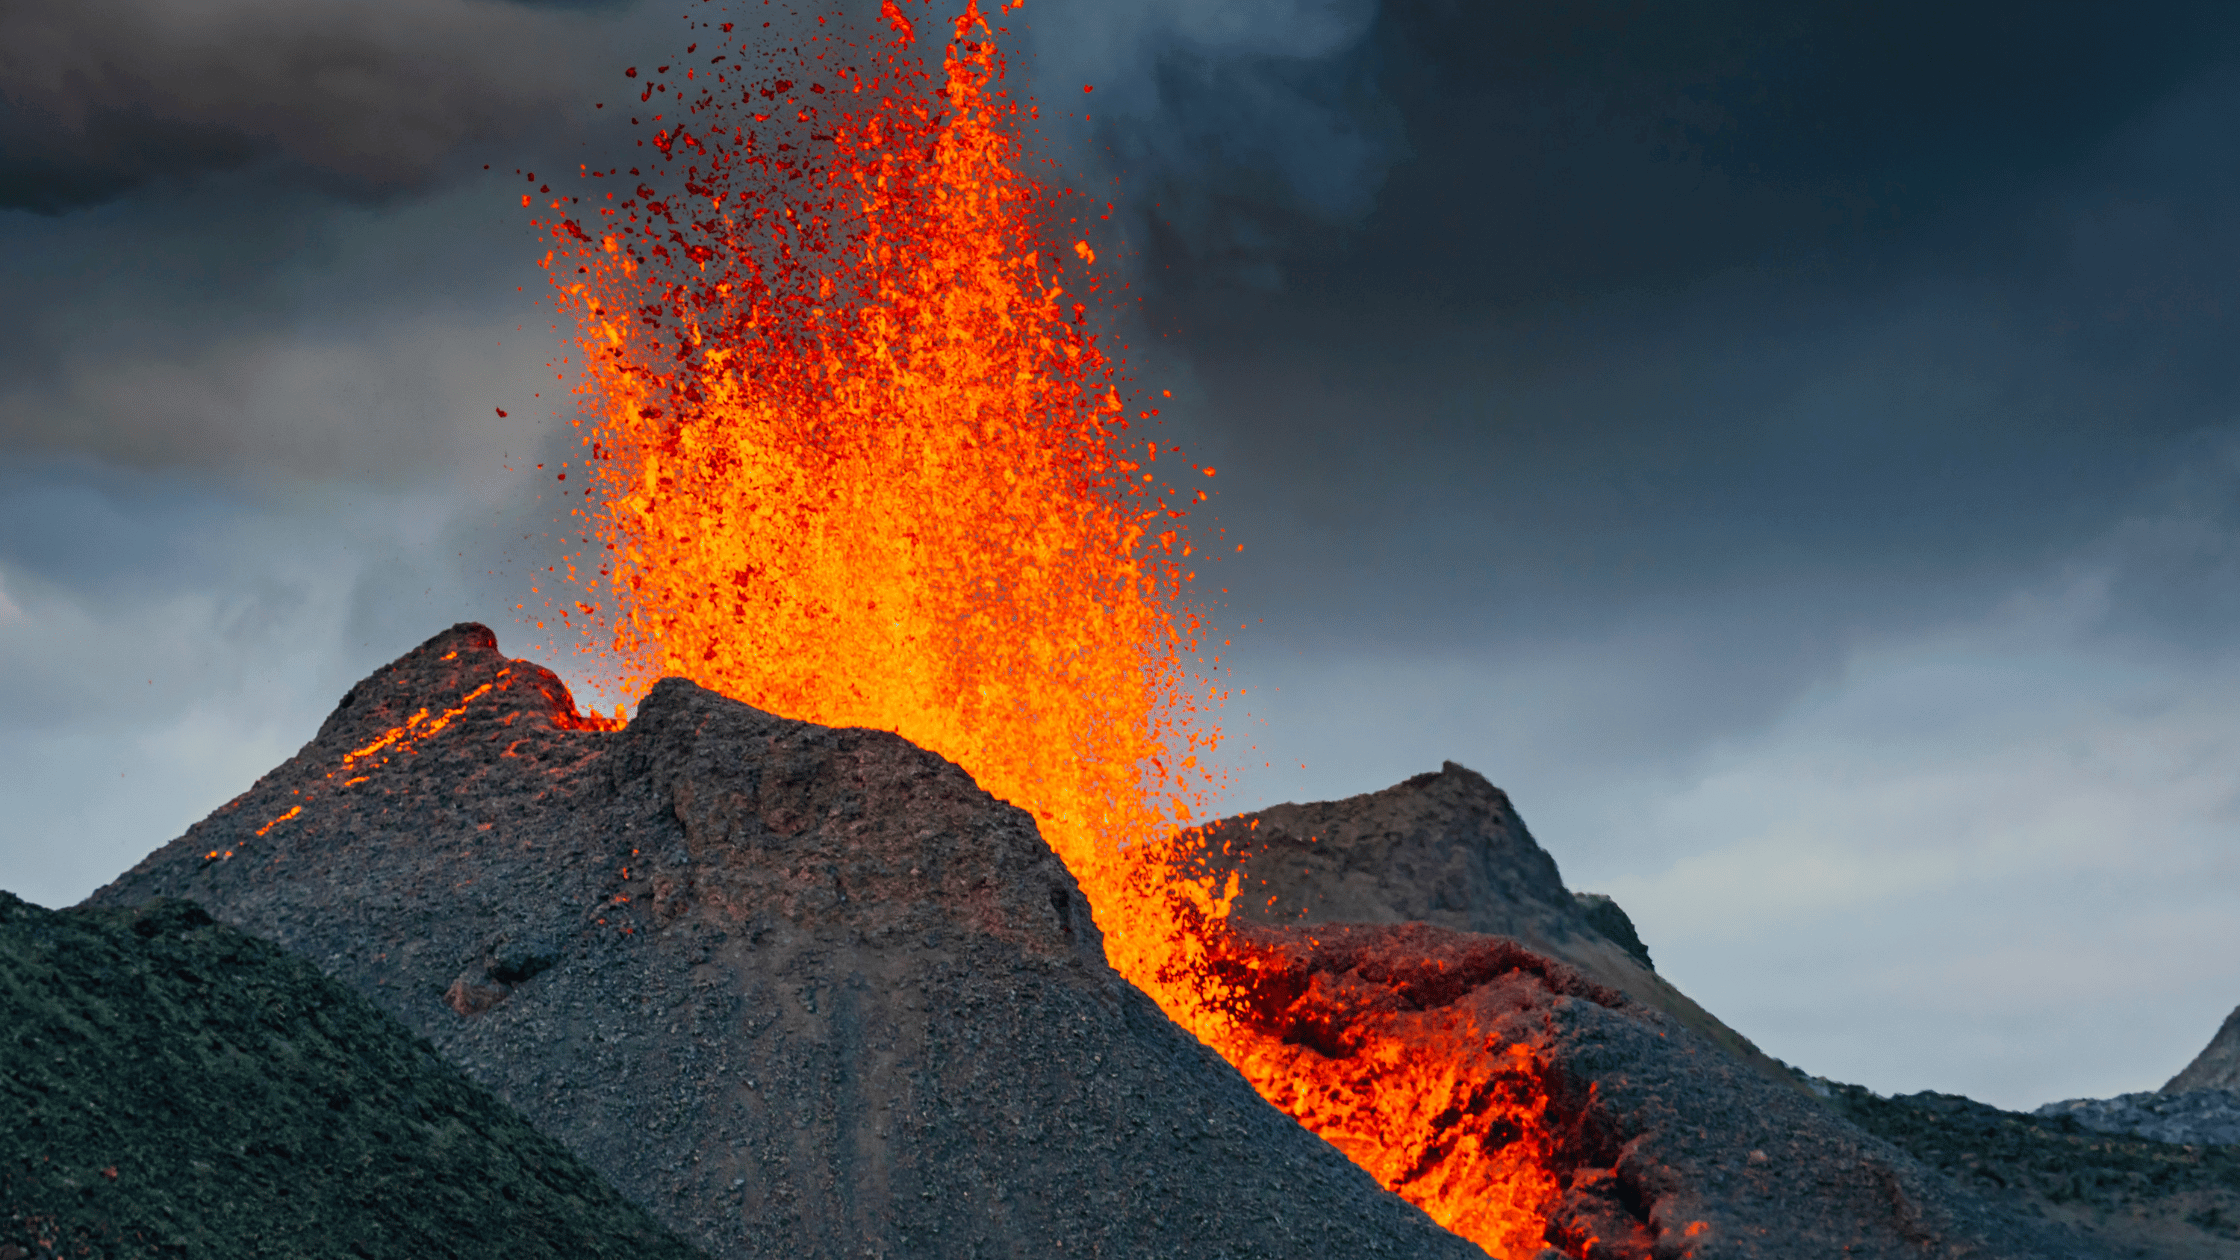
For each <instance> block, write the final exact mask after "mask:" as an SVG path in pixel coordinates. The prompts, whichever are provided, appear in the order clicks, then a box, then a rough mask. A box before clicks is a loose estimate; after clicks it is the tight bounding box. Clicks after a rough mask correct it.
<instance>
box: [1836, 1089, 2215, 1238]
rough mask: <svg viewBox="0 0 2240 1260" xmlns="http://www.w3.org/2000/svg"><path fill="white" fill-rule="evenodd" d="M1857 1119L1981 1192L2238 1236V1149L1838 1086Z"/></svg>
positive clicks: (1954, 1098)
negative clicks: (2127, 1134) (2180, 1223)
mask: <svg viewBox="0 0 2240 1260" xmlns="http://www.w3.org/2000/svg"><path fill="white" fill-rule="evenodd" d="M1828 1101H1829V1103H1830V1104H1831V1105H1832V1106H1834V1107H1835V1108H1836V1109H1837V1110H1838V1111H1840V1112H1841V1113H1842V1114H1843V1115H1845V1116H1846V1117H1848V1118H1849V1119H1850V1120H1851V1121H1852V1122H1853V1123H1855V1124H1857V1125H1858V1126H1859V1127H1861V1128H1863V1129H1865V1130H1867V1131H1868V1132H1869V1133H1872V1134H1874V1135H1876V1136H1877V1137H1881V1138H1884V1139H1886V1140H1888V1141H1889V1142H1890V1143H1891V1144H1893V1145H1895V1146H1898V1147H1900V1148H1902V1149H1903V1150H1905V1151H1906V1152H1907V1153H1909V1154H1911V1155H1912V1156H1913V1157H1914V1158H1916V1159H1919V1160H1920V1161H1921V1162H1923V1163H1925V1164H1928V1165H1929V1166H1930V1167H1932V1168H1936V1169H1938V1170H1940V1171H1942V1172H1944V1173H1945V1174H1947V1175H1948V1176H1951V1177H1953V1178H1954V1179H1956V1180H1958V1181H1961V1182H1963V1183H1965V1184H1969V1185H1972V1186H1974V1187H1975V1188H1976V1189H1978V1190H1980V1191H1984V1192H1986V1193H1991V1194H1995V1195H2000V1196H2002V1197H2006V1198H2009V1199H2013V1200H2017V1201H2020V1202H2023V1203H2029V1202H2031V1201H2036V1202H2038V1203H2040V1204H2042V1205H2045V1206H2047V1207H2053V1208H2063V1209H2069V1210H2072V1211H2082V1212H2083V1213H2085V1214H2086V1217H2087V1219H2094V1220H2101V1221H2109V1222H2121V1221H2126V1220H2143V1219H2148V1218H2151V1217H2158V1216H2167V1217H2169V1218H2171V1219H2172V1220H2175V1221H2183V1222H2184V1223H2185V1224H2187V1225H2189V1226H2191V1227H2192V1228H2194V1229H2197V1230H2200V1231H2201V1232H2203V1233H2205V1234H2208V1235H2210V1236H2212V1237H2214V1238H2217V1239H2227V1240H2234V1239H2240V1146H2173V1145H2170V1144H2168V1143H2164V1142H2150V1141H2146V1140H2144V1139H2140V1138H2130V1137H2119V1136H2114V1135H2111V1134H2106V1133H2095V1132H2093V1131H2092V1130H2090V1129H2086V1128H2084V1127H2082V1126H2080V1125H2079V1124H2077V1122H2076V1121H2074V1120H2071V1119H2068V1118H2066V1117H2063V1118H2060V1119H2048V1118H2045V1117H2042V1116H2034V1115H2028V1114H2025V1113H2021V1112H2013V1111H2001V1110H1999V1109H1998V1108H1997V1107H1993V1106H1990V1105H1988V1104H1986V1103H1980V1102H1976V1101H1975V1100H1973V1099H1970V1098H1964V1097H1961V1096H1959V1095H1955V1094H1938V1093H1933V1092H1924V1093H1919V1094H1909V1095H1902V1096H1900V1097H1896V1098H1879V1097H1877V1096H1875V1095H1874V1094H1873V1093H1871V1092H1869V1091H1867V1090H1866V1089H1863V1088H1861V1087H1859V1086H1857V1085H1835V1086H1833V1092H1832V1094H1831V1096H1830V1098H1829V1100H1828Z"/></svg>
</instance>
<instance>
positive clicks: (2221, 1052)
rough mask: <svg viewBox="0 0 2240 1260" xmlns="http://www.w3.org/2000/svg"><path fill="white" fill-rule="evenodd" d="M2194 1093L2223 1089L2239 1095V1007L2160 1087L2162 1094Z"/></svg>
mask: <svg viewBox="0 0 2240 1260" xmlns="http://www.w3.org/2000/svg"><path fill="white" fill-rule="evenodd" d="M2196 1089H2223V1090H2232V1091H2236V1092H2240V1007H2234V1008H2233V1010H2232V1013H2231V1014H2230V1015H2227V1016H2225V1017H2224V1023H2223V1024H2222V1025H2221V1026H2219V1027H2218V1029H2217V1035H2216V1036H2214V1037H2211V1038H2209V1044H2208V1045H2206V1046H2203V1047H2202V1048H2201V1053H2200V1054H2197V1055H2195V1056H2194V1058H2193V1062H2191V1063H2188V1064H2186V1066H2185V1070H2184V1071H2181V1072H2179V1073H2178V1074H2177V1075H2176V1076H2173V1077H2171V1078H2170V1080H2169V1083H2168V1084H2165V1085H2164V1086H2163V1087H2162V1090H2161V1092H2162V1093H2165V1094H2183V1093H2186V1092H2187V1091H2189V1090H2196Z"/></svg>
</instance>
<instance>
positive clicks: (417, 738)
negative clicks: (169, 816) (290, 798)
mask: <svg viewBox="0 0 2240 1260" xmlns="http://www.w3.org/2000/svg"><path fill="white" fill-rule="evenodd" d="M452 655H453V656H456V655H458V654H457V653H456V652H454V653H453V654H452ZM444 659H445V660H450V659H451V657H448V656H447V657H445V658H444ZM512 677H513V671H512V670H510V669H505V670H500V671H499V672H498V677H497V680H496V681H495V682H486V683H484V684H482V685H481V686H479V687H477V688H475V689H474V690H472V691H470V692H467V693H466V694H465V695H462V696H460V697H459V703H458V704H457V705H455V706H452V707H448V708H445V709H443V710H442V711H441V712H437V713H430V712H429V710H427V709H425V708H423V709H421V710H420V711H419V712H417V713H414V714H413V715H412V716H411V717H409V718H406V719H405V721H404V724H403V725H402V726H392V727H390V728H389V729H387V730H385V731H383V732H381V734H380V735H378V736H376V737H374V738H373V739H372V740H369V741H367V743H366V744H365V745H364V746H363V747H359V748H353V749H351V750H350V751H349V752H346V753H344V754H343V755H342V762H341V764H339V765H337V766H336V767H335V768H334V769H332V770H329V771H328V772H327V775H326V781H327V782H329V783H333V782H334V781H335V780H336V779H337V778H341V777H342V776H344V775H348V776H349V777H348V778H342V781H341V782H340V783H339V784H336V787H335V790H337V791H347V790H349V789H351V788H354V787H356V786H358V785H359V784H361V783H366V782H370V781H371V780H372V778H373V776H374V775H375V774H376V773H378V772H379V771H380V770H382V769H383V768H384V767H386V766H388V765H389V764H390V763H392V762H394V761H395V760H396V759H397V758H399V757H405V756H410V755H412V754H414V753H417V752H418V751H419V750H420V744H421V741H423V740H426V739H430V738H432V737H434V736H436V735H438V734H440V733H441V732H442V731H443V730H444V728H446V727H448V726H450V725H451V724H452V723H453V722H454V721H457V720H458V718H459V717H460V715H462V714H464V713H465V712H466V711H467V709H468V708H469V707H470V706H472V705H473V704H474V702H475V701H477V700H480V699H481V698H482V697H484V696H486V695H488V694H490V692H491V691H493V690H497V691H505V690H508V689H510V687H511V686H512V684H511V682H510V680H511V678H512ZM507 720H508V721H509V722H510V721H511V720H512V719H511V718H510V717H509V718H508V719H507ZM555 721H556V722H558V723H559V724H560V725H562V726H563V727H567V728H569V729H578V730H614V729H616V728H618V727H620V726H621V725H622V723H621V721H620V720H619V719H608V718H602V717H599V716H598V715H596V714H591V715H586V716H581V717H574V718H564V717H563V718H555ZM353 771H358V772H361V773H352V772H353ZM296 794H297V795H298V796H304V794H303V793H302V792H301V791H300V790H299V791H298V792H297V793H296ZM316 797H317V794H316V793H314V794H312V795H310V796H304V801H303V804H297V805H293V806H290V807H289V808H288V810H287V811H286V812H285V813H282V814H280V815H278V816H276V817H275V818H273V819H272V821H270V822H268V823H266V824H265V825H264V826H262V827H259V828H257V832H256V834H257V835H258V836H259V837H262V836H266V835H269V834H271V832H272V829H273V828H274V827H277V826H279V825H280V824H282V823H284V822H291V821H293V820H294V819H296V818H297V817H299V816H300V815H301V814H302V813H303V805H304V804H309V803H310V802H311V801H312V800H314V799H316ZM235 852H236V850H233V849H223V850H220V849H212V850H210V852H208V853H207V854H204V855H203V858H204V860H205V861H223V860H227V859H230V858H232V857H233V855H234V853H235Z"/></svg>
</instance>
